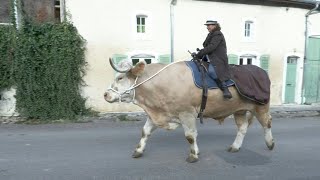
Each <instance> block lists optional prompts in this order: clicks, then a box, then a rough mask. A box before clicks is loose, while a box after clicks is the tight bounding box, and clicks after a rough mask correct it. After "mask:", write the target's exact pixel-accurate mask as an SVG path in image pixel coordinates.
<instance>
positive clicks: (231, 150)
mask: <svg viewBox="0 0 320 180" xmlns="http://www.w3.org/2000/svg"><path fill="white" fill-rule="evenodd" d="M239 151H240V148H239V149H238V148H234V147H232V146H230V147H229V148H228V152H232V153H235V152H239Z"/></svg>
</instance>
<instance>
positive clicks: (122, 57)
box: [112, 54, 128, 64]
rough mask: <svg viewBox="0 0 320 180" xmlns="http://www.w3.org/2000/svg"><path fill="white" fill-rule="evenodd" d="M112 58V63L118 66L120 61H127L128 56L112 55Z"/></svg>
mask: <svg viewBox="0 0 320 180" xmlns="http://www.w3.org/2000/svg"><path fill="white" fill-rule="evenodd" d="M112 58H113V61H114V62H115V63H116V64H118V63H119V62H120V61H122V60H124V59H127V58H128V56H127V55H124V54H114V55H113V56H112Z"/></svg>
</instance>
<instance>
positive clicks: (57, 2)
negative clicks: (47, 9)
mask: <svg viewBox="0 0 320 180" xmlns="http://www.w3.org/2000/svg"><path fill="white" fill-rule="evenodd" d="M54 18H55V20H56V22H61V15H60V0H55V1H54Z"/></svg>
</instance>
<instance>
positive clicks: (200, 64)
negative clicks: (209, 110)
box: [193, 59, 208, 124]
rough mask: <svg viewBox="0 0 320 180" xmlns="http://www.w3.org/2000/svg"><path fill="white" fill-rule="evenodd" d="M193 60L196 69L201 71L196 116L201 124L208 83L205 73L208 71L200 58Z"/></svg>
mask: <svg viewBox="0 0 320 180" xmlns="http://www.w3.org/2000/svg"><path fill="white" fill-rule="evenodd" d="M193 61H194V62H195V63H196V65H197V67H198V70H199V71H200V72H201V81H202V84H203V88H202V100H201V107H200V112H199V114H198V118H200V123H201V124H203V111H204V110H205V108H206V104H207V99H208V85H207V81H206V73H207V72H208V70H207V68H206V67H205V65H204V64H203V61H202V60H198V59H193Z"/></svg>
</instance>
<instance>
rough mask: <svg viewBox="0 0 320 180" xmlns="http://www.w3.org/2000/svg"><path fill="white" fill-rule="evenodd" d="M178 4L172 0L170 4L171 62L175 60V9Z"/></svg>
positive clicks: (175, 0)
mask: <svg viewBox="0 0 320 180" xmlns="http://www.w3.org/2000/svg"><path fill="white" fill-rule="evenodd" d="M176 4H177V0H171V3H170V49H171V62H173V60H174V12H173V7H174V6H175V5H176Z"/></svg>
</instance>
